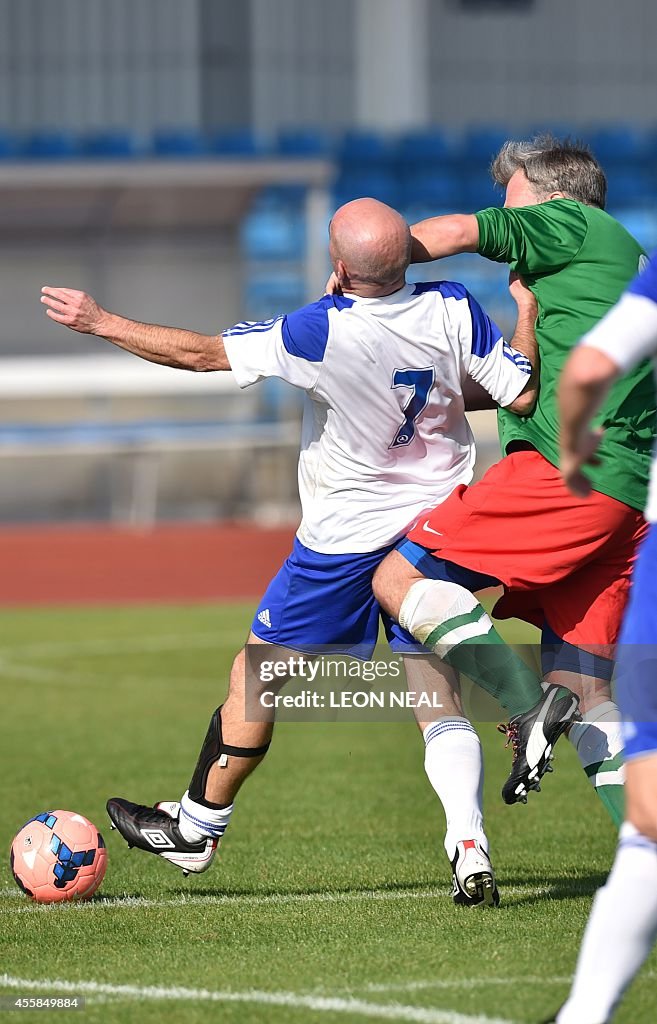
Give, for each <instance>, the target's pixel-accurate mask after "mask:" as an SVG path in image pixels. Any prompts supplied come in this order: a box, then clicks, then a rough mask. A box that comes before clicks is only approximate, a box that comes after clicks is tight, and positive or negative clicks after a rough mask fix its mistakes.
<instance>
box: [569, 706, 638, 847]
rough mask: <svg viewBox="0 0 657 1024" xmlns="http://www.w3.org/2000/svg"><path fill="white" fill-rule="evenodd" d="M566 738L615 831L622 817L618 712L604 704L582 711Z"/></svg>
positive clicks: (621, 743) (621, 734) (620, 734)
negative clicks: (580, 717)
mask: <svg viewBox="0 0 657 1024" xmlns="http://www.w3.org/2000/svg"><path fill="white" fill-rule="evenodd" d="M568 739H569V740H570V742H571V743H572V744H573V746H574V747H575V750H576V751H577V756H578V757H579V760H580V762H581V765H582V768H583V769H584V771H585V772H586V776H587V778H588V780H589V782H590V783H591V785H592V786H593V788H594V789H595V791H596V793H597V794H598V796H599V797H600V800H601V801H602V803H603V805H604V808H605V810H606V811H607V814H608V815H609V817H610V818H611V820H612V821H613V823H614V825H616V827H617V828H620V826H621V825H622V824H623V819H624V816H625V793H624V786H623V782H624V769H623V733H622V729H621V724H620V711H619V710H618V707H617V706H616V704H614V702H613V701H611V700H609V701H605V702H604V703H603V704H598V705H597V707H595V708H592V709H591V710H590V711H586V712H585V713H584V716H583V720H582V721H581V722H576V723H575V724H574V725H571V727H570V729H569V730H568Z"/></svg>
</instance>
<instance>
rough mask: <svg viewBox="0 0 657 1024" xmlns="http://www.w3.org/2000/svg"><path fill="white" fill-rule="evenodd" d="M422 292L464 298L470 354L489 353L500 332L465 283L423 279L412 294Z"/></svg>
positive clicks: (449, 297) (481, 354)
mask: <svg viewBox="0 0 657 1024" xmlns="http://www.w3.org/2000/svg"><path fill="white" fill-rule="evenodd" d="M424 292H440V294H441V295H442V296H443V298H444V299H466V300H467V303H468V308H469V310H470V319H471V321H472V348H471V351H472V354H473V356H479V357H480V358H484V357H485V356H487V355H490V353H491V352H492V351H493V349H494V348H495V346H496V344H497V342H498V341H499V340H500V338H501V337H502V332H501V330H500V329H499V327H498V326H497V324H496V323H495V322H494V321H493V320H491V319H490V317H489V316H488V315H487V314H486V313H484V311H483V309H482V308H481V306H480V305H479V303H478V302H477V300H476V299H475V298H474V297H473V296H472V295H471V294H470V292H469V291H468V289H467V288H466V287H465V285H463V284H460V283H459V282H458V281H424V282H422V283H420V284H416V285H415V288H414V289H413V295H422V294H423V293H424Z"/></svg>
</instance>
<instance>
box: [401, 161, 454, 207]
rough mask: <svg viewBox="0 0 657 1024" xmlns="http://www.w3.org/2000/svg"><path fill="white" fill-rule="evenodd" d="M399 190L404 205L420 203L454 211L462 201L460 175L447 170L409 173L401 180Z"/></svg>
mask: <svg viewBox="0 0 657 1024" xmlns="http://www.w3.org/2000/svg"><path fill="white" fill-rule="evenodd" d="M401 191H402V205H403V206H404V207H412V206H413V205H414V204H420V205H422V206H427V207H434V208H436V207H441V208H445V209H450V210H451V211H452V212H455V211H457V210H459V209H460V208H461V205H462V202H463V192H462V188H461V179H460V176H459V175H458V174H456V173H454V172H451V171H449V170H447V171H445V170H443V171H440V170H435V171H424V172H418V173H416V174H409V175H407V176H406V177H405V178H404V180H403V183H402V190H401Z"/></svg>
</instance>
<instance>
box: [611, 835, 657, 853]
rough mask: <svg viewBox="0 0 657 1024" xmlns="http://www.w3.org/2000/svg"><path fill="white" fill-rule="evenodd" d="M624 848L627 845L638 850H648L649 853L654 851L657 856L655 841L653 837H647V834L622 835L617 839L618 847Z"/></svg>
mask: <svg viewBox="0 0 657 1024" xmlns="http://www.w3.org/2000/svg"><path fill="white" fill-rule="evenodd" d="M621 847H622V848H623V849H626V848H628V847H630V848H632V847H633V848H634V849H638V850H649V851H650V853H654V854H655V855H656V856H657V843H656V842H655V841H654V839H648V836H642V835H637V836H622V837H621V838H620V839H619V841H618V848H619V849H621Z"/></svg>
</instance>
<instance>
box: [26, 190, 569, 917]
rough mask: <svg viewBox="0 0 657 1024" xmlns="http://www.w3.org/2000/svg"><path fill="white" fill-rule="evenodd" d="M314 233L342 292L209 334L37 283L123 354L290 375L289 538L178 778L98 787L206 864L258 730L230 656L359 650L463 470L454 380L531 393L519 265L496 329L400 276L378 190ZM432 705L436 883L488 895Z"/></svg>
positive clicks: (53, 309)
mask: <svg viewBox="0 0 657 1024" xmlns="http://www.w3.org/2000/svg"><path fill="white" fill-rule="evenodd" d="M329 251H330V255H331V260H332V263H333V267H334V269H335V272H336V274H337V276H338V279H339V281H340V285H341V288H342V293H343V294H341V295H339V296H337V295H335V296H333V295H327V296H325V297H324V298H322V299H320V300H319V301H318V302H315V303H312V304H310V305H309V306H305V307H304V308H302V309H300V310H296V311H295V312H292V313H290V314H288V315H287V316H280V317H277V318H275V319H273V320H269V321H266V322H263V323H240V324H237V325H235V326H234V327H233V328H231V329H229V330H227V331H225V332H224V333H223V335H221V336H206V335H199V334H195V333H193V332H190V331H181V330H177V329H174V328H168V327H161V326H157V325H153V324H141V323H138V322H136V321H132V320H127V319H126V318H124V317H121V316H117V315H115V314H112V313H109V312H107V311H105V310H103V309H102V308H101V307H99V306H98V305H97V303H96V302H95V301H94V300H93V299H92V298H91V297H90V296H88V295H85V294H84V293H81V292H78V291H73V290H71V289H67V288H45V289H44V295H43V301H44V302H45V303H46V305H47V306H48V307H49V309H48V315H49V316H50V317H51V318H52V319H53V320H55V321H57V322H58V323H61V324H64V325H65V326H67V327H70V328H71V329H73V330H77V331H81V332H83V333H88V334H96V335H99V336H101V337H104V338H107V339H108V340H109V341H111V342H112V343H113V344H115V345H118V346H119V347H121V348H124V349H127V350H128V351H129V352H132V353H133V354H135V355H139V356H141V357H143V358H146V359H150V360H152V361H154V362H158V363H165V364H167V365H170V366H177V367H182V368H186V369H192V370H232V371H233V373H234V375H235V378H236V380H237V383H238V384H239V385H240V387H243V388H245V387H249V386H250V385H252V384H256V383H257V382H258V381H260V380H262V379H264V378H268V377H279V378H282V379H283V380H286V381H288V382H289V383H290V384H293V385H295V386H296V387H297V388H299V389H301V390H302V391H303V392H304V417H303V426H302V436H301V452H300V456H299V492H300V497H301V504H302V511H303V517H302V521H301V524H300V526H299V529H298V532H297V537H296V540H295V544H294V549H293V551H292V553H291V555H290V557H289V558H288V559H287V560H286V562H285V563H284V565H283V566H282V567H281V569H280V571H279V573H278V574H277V575H276V576H275V577H274V579H273V580H272V581H271V583H270V585H269V587H268V588H267V591H266V593H265V595H264V597H263V599H262V601H261V602H260V605H259V606H258V609H257V611H256V615H255V617H254V620H253V623H252V626H251V633H250V636H249V640H248V644H247V647H246V648H245V649H244V650H242V651H241V652H240V653H239V654H238V655H237V657H236V659H235V662H234V664H233V668H232V671H231V677H230V687H229V693H228V696H227V698H226V701H225V703H224V704H223V705H222V707H221V708H218V709H217V710H216V711H215V712H214V714H213V716H212V718H211V722H210V726H209V729H208V732H207V736H206V739H205V741H204V744H203V747H202V750H201V753H200V756H199V759H198V763H197V766H196V769H195V771H194V774H193V776H192V779H191V782H190V784H189V787H188V790H187V791H186V792H185V793H184V795H183V796H182V798H181V800H180V802H177V801H176V802H174V801H172V802H170V803H167V804H166V805H158V807H155V808H153V807H148V806H145V805H143V804H135V803H133V802H132V801H129V800H123V799H118V798H117V799H113V800H110V801H109V804H108V811H109V813H110V816H111V818H112V821H113V822H114V824H115V825H116V827H117V828H118V829H119V831H120V832H121V834H122V835H123V836H124V838H125V839H126V840H127V841H128V842H129V843H130V844H131V845H133V846H137V847H139V848H141V849H143V850H146V851H148V852H149V853H152V854H156V855H157V856H160V857H162V858H164V859H165V860H168V861H170V862H171V863H173V864H175V865H176V866H178V867H179V868H182V869H183V870H184V871H186V872H190V871H194V872H201V871H204V870H205V869H206V868H208V867H209V866H210V864H211V862H212V860H213V858H214V855H215V852H216V849H217V844H218V841H219V839H220V838H221V836H222V835H223V833H224V832H225V830H226V828H227V827H228V823H229V820H230V817H231V815H232V811H233V802H234V798H235V796H236V795H237V792H238V790H239V788H240V786H241V785H242V783H243V782H244V780H245V779H246V778H247V776H248V775H249V774H250V773H251V772H252V771H253V770H254V769H255V768H256V767H257V766H258V764H259V763H260V761H261V760H262V758H263V757H264V756H265V754H266V752H267V749H268V747H269V743H270V740H271V737H272V730H273V723H272V722H271V721H266V720H264V721H263V720H258V721H256V720H249V716H247V715H246V708H245V702H246V693H247V690H246V678H247V658H248V659H250V660H251V661H252V667H253V668H255V669H256V671H257V666H253V661H257V658H258V657H260V658H267V659H270V658H272V657H274V658H285V652H287V653H288V654H289V652H290V651H306V652H312V651H316V650H318V649H319V650H322V649H325V648H326V647H327V646H329V645H330V646H332V647H333V649H334V650H340V651H345V652H350V653H355V654H359V655H360V656H361V657H364V658H368V657H369V656H370V654H371V651H372V650H373V647H374V644H375V642H376V639H377V634H378V628H379V612H380V609H379V605H378V603H377V602H376V600H375V599H374V596H373V594H372V576H373V574H374V571H375V569H376V567H377V566H378V564H379V563H380V562H381V560H382V559H383V558H384V557H385V555H386V554H387V553H388V552H389V551H390V550H391V548H392V547H394V545H395V543H396V542H397V540H399V538H400V537H402V536H403V535H404V534H405V533H406V531H407V530H408V528H409V526H410V524H411V523H412V522H413V521H414V520H415V519H416V518H417V517H418V516H419V515H420V513H421V512H422V511H423V509H424V508H426V507H427V505H435V504H438V503H439V502H440V501H442V500H444V499H445V498H446V497H447V496H448V495H449V494H450V493H451V492H452V491H453V490H454V488H455V487H457V486H458V485H459V484H463V483H468V482H469V481H470V480H471V478H472V472H473V464H474V456H475V452H474V442H473V437H472V433H471V431H470V428H469V426H468V423H467V420H466V417H465V402H464V395H463V386H464V383H465V382H466V380H467V379H468V378H471V379H473V380H474V381H476V382H477V383H478V384H479V385H481V387H483V388H484V390H486V391H487V392H488V394H489V395H490V396H492V398H493V399H494V401H495V402H497V403H499V404H500V405H502V406H505V407H506V408H510V409H512V410H514V411H517V412H521V413H522V412H527V411H529V409H531V407H532V406H533V403H534V401H535V397H536V379H537V373H536V368H535V367H534V368H533V367H532V361H533V360H534V357H535V335H534V324H535V319H536V304H535V300H534V299H533V296H532V295H531V293H530V292H529V291H528V290H527V289H525V288H524V287H523V286H522V285H521V284H520V282H515V285H514V288H513V294H514V297H515V299H516V302H517V304H518V309H519V314H518V324H517V327H516V332H515V335H514V338H513V339H512V345H509V344H507V343H506V342H505V341H504V339H503V338H502V335H501V332H500V330H499V328H497V327H496V325H495V324H494V323H493V322H492V321H491V320H490V319H489V318H488V317H487V316H486V314H485V313H484V311H483V310H482V309H481V307H480V306H479V305H478V304H477V302H476V301H475V299H473V297H472V296H470V295H469V294H468V292H467V291H466V289H465V288H464V287H463V286H462V285H460V284H456V283H453V282H430V283H427V284H421V285H411V284H407V283H406V280H405V274H406V270H407V267H408V264H409V260H410V255H411V235H410V230H409V228H408V225H407V224H406V222H405V221H404V220H403V218H402V217H401V216H400V215H399V214H398V213H396V212H395V211H394V210H392V209H390V208H389V207H386V206H384V205H383V204H381V203H377V202H375V201H374V200H370V199H366V200H358V201H355V202H353V203H350V204H347V206H345V207H342V208H341V209H340V210H338V211H337V213H336V214H335V216H334V218H333V221H332V223H331V229H330V239H329ZM386 626H387V629H388V635H389V638H390V640H391V646H393V649H395V650H397V651H399V652H408V651H411V650H414V649H416V648H417V645H416V644H415V642H414V641H413V638H412V637H411V636H410V634H405V633H404V631H403V630H400V629H399V627H397V626H393V625H392V623H391V622H390V621H388V622H387V623H386ZM492 630H493V627H492V623H491V631H492ZM496 665H499V660H497V661H496ZM504 669H505V671H504V673H503V674H504V677H505V678H508V677H509V676H510V675H511V673H513V672H514V671H515V674H516V676H517V677H519V678H518V680H517V682H518V686H519V687H520V688H522V689H523V690H524V692H525V694H526V696H527V701H526V703H527V707H528V708H532V709H534V710H536V711H537V714H539V713H540V710H541V709H542V707H543V705H544V703H545V702H549V700H550V696H551V694H550V691H549V688H548V691H547V692H546V693H545V694H544V692H543V690H542V689H541V686H540V681H539V680H538V679H537V677H536V676H535V674H534V673H532V672H530V670H529V669H528V668H527V667H526V666H525V665H524V664H523V662H522V661H521V659H519V658H518V657H517V655H515V653H514V652H513V651H511V650H508V653H507V654H506V656H505V660H504ZM413 671H421V668H420V669H417V670H415V669H413V667H411V672H413ZM255 678H256V679H257V678H258V677H257V676H256V677H255ZM260 678H262V677H260ZM279 682H281V683H282V680H280V681H279ZM553 689H554V688H553ZM444 714H445V715H446V716H449V719H448V721H447V722H446V723H445V724H444V728H445V730H446V743H447V745H448V746H449V748H450V752H451V757H450V765H453V764H454V763H456V764H457V765H458V771H454V768H453V767H452V768H451V769H450V770H451V771H452V772H453V774H456V775H457V776H458V785H456V786H453V787H452V788H451V790H450V793H449V795H448V797H446V799H447V800H448V804H447V805H446V817H447V823H448V834H449V837H450V838H449V851H448V852H449V856H450V860H451V861H452V868H453V876H454V887H455V891H454V898H455V900H456V901H457V902H461V903H465V904H467V905H470V906H473V905H479V904H482V903H491V902H496V901H497V889H496V887H495V880H494V875H493V871H492V866H491V864H490V859H489V857H488V843H487V839H486V836H485V833H484V831H483V817H482V810H481V776H482V763H481V747H480V743H479V738H478V736H477V734H476V732H475V730H474V729H473V728H472V726H471V724H470V723H469V722H468V721H467V719H465V718H464V717H463V715H462V709H461V708H460V706H454V708H453V710H449V708H445V710H444ZM251 718H253V716H251ZM546 731H549V727H548V726H547V725H546ZM541 736H542V737H543V732H541ZM553 738H554V737H553ZM543 742H544V743H545V744H548V743H550V737H549V736H547V737H544V739H543ZM454 758H456V761H454ZM434 768H435V770H436V773H437V774H441V771H442V769H440V770H439V769H438V768H437V767H436V766H434ZM432 770H433V769H432ZM428 774H429V772H428ZM470 883H472V885H471V884H470Z"/></svg>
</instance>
